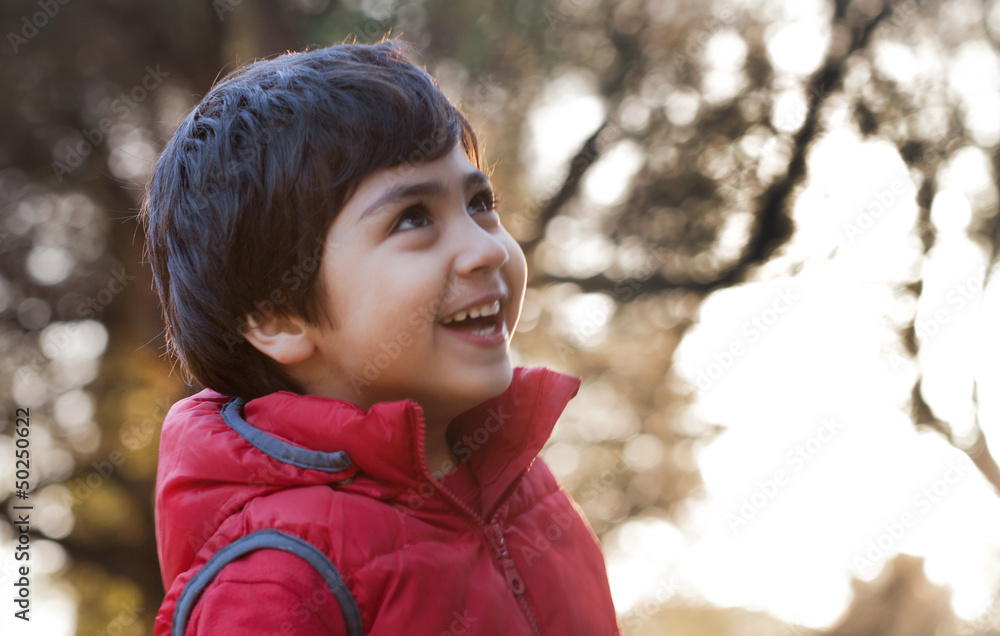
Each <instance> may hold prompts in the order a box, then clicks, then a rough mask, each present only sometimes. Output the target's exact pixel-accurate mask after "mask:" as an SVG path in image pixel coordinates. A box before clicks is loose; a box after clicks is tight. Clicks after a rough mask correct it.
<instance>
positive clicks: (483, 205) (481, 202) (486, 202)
mask: <svg viewBox="0 0 1000 636" xmlns="http://www.w3.org/2000/svg"><path fill="white" fill-rule="evenodd" d="M499 203H500V201H499V200H498V199H497V197H496V195H495V194H494V192H493V191H492V190H483V191H482V192H479V193H477V194H476V195H475V196H474V197H472V200H471V201H469V211H470V212H472V213H476V212H486V213H490V212H492V213H496V209H497V206H498V205H499Z"/></svg>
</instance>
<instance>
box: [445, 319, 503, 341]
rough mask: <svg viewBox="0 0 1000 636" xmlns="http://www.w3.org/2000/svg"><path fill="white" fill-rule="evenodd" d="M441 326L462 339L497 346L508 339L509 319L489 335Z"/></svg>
mask: <svg viewBox="0 0 1000 636" xmlns="http://www.w3.org/2000/svg"><path fill="white" fill-rule="evenodd" d="M441 328H442V329H444V330H445V331H447V332H448V333H450V334H451V335H453V336H455V337H456V338H460V339H461V340H464V341H466V342H469V343H471V344H474V345H476V346H479V347H497V346H499V345H502V344H503V343H504V342H506V341H507V321H501V322H500V325H499V328H498V329H496V330H495V331H494V332H493V333H491V334H489V335H483V334H478V333H474V332H471V331H459V330H457V329H448V328H447V327H443V326H442V327H441Z"/></svg>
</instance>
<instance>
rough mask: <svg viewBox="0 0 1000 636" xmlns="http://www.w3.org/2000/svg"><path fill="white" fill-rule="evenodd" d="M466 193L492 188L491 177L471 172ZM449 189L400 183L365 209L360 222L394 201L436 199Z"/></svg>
mask: <svg viewBox="0 0 1000 636" xmlns="http://www.w3.org/2000/svg"><path fill="white" fill-rule="evenodd" d="M462 185H463V189H464V190H465V191H468V190H472V189H474V188H479V187H487V188H489V187H491V185H490V180H489V177H487V176H486V175H485V174H483V173H482V172H480V171H479V170H475V171H473V172H469V173H468V174H466V175H465V181H464V183H463V184H462ZM445 190H447V188H446V187H445V186H444V184H443V183H441V182H440V181H421V182H418V183H399V184H396V185H395V186H393V187H391V188H389V189H388V190H386V191H385V192H383V193H382V196H380V197H379V198H377V199H375V201H374V202H372V204H371V205H369V206H368V207H367V208H365V210H364V212H362V213H361V215H360V216H359V217H358V221H359V222H360V221H364V220H365V219H366V218H367V217H369V216H371V215H373V214H376V213H377V212H379V211H380V210H381V209H382V208H384V207H385V206H387V205H388V204H390V203H392V202H393V201H398V200H400V199H409V198H413V197H421V196H424V197H436V196H441V195H442V194H444V192H445Z"/></svg>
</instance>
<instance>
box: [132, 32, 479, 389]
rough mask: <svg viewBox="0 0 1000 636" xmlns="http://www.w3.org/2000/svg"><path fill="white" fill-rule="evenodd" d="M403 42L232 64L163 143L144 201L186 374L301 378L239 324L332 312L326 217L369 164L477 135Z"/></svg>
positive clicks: (384, 164)
mask: <svg viewBox="0 0 1000 636" xmlns="http://www.w3.org/2000/svg"><path fill="white" fill-rule="evenodd" d="M405 53H406V50H405V48H404V46H403V45H402V44H401V43H399V42H396V41H385V42H381V43H378V44H372V45H364V44H340V45H335V46H331V47H328V48H323V49H317V50H312V51H306V52H300V53H289V54H286V55H282V56H280V57H275V58H273V59H268V60H264V61H258V62H255V63H253V64H250V65H248V66H246V67H243V68H240V69H238V70H236V71H234V72H233V73H231V74H229V75H228V76H226V77H225V78H224V79H223V80H221V81H220V82H219V83H217V84H216V85H215V86H214V87H213V88H212V90H211V91H209V93H208V94H207V95H206V96H205V97H204V99H202V100H201V102H200V103H199V104H198V105H197V106H196V107H195V108H194V110H193V111H192V112H191V113H190V114H188V116H187V117H186V118H185V119H184V120H183V121H182V122H181V124H180V126H178V128H177V130H176V132H175V133H174V135H173V137H172V138H171V139H170V141H169V142H168V143H167V145H166V147H165V148H164V149H163V152H162V153H161V154H160V156H159V158H158V159H157V161H156V165H155V167H154V169H153V173H152V176H151V177H150V180H149V183H148V185H147V191H146V198H145V200H144V202H143V206H142V211H141V213H140V216H141V219H142V221H143V225H144V227H145V229H146V253H147V256H148V259H149V262H150V264H151V265H152V268H153V279H154V284H155V287H156V291H157V293H158V294H159V297H160V302H161V304H162V307H163V313H164V318H165V322H166V340H167V348H168V351H169V352H170V353H172V354H174V355H176V357H177V359H178V360H179V361H180V363H181V366H182V369H183V371H184V373H185V375H186V376H187V377H188V378H189V379H191V378H193V379H194V380H197V381H198V382H200V383H201V384H202V385H204V386H206V387H208V388H211V389H214V390H216V391H218V392H220V393H223V394H226V395H232V396H237V397H243V398H247V399H251V398H254V397H258V396H260V395H264V394H267V393H271V392H274V391H278V390H292V391H296V390H298V388H297V387H296V386H295V385H294V383H293V382H292V381H291V380H290V379H289V378H288V377H287V375H286V374H285V373H284V372H283V371H282V369H281V365H279V364H278V363H276V362H275V361H274V360H272V359H271V358H269V357H267V356H266V355H264V354H262V353H260V352H259V351H257V349H255V348H254V347H253V346H252V345H250V344H249V343H248V342H247V341H246V340H245V339H244V338H243V336H242V332H243V330H244V329H245V328H246V327H247V325H248V323H247V319H248V317H259V316H262V315H266V314H270V313H273V314H277V315H297V316H301V317H303V318H305V319H306V320H308V321H310V322H314V323H315V322H316V321H327V322H329V317H328V316H327V315H326V314H325V313H324V311H323V297H322V290H321V287H320V285H318V284H317V279H318V276H317V274H318V271H319V263H320V260H321V256H322V251H323V240H324V238H325V236H326V231H327V229H328V227H329V225H330V223H332V222H333V220H334V218H335V217H336V215H337V214H338V213H339V211H340V210H341V208H342V207H343V206H344V204H345V203H346V201H347V200H348V199H349V198H350V196H351V194H352V192H353V190H354V189H355V188H356V187H357V185H358V184H359V183H360V182H361V181H362V180H364V179H365V177H367V176H368V175H370V174H372V173H374V172H376V171H379V170H382V169H386V168H391V167H394V166H404V165H407V164H419V163H421V162H424V161H431V160H434V159H437V158H439V157H442V156H444V155H445V154H447V153H448V152H450V150H451V149H452V148H454V147H455V144H456V143H458V142H459V141H460V142H461V144H462V147H463V149H464V150H465V152H466V154H467V155H468V156H469V159H470V161H472V163H474V164H475V165H476V166H477V167H480V158H479V148H478V143H477V140H476V136H475V134H474V132H473V131H472V129H471V127H470V126H469V123H468V122H467V121H466V119H465V117H463V116H462V114H461V113H460V112H459V111H458V110H457V109H456V108H455V107H454V106H453V105H452V104H451V103H449V102H448V100H447V98H446V97H445V96H444V95H443V94H442V93H441V91H440V89H439V88H438V86H437V85H436V84H435V82H434V80H433V79H432V78H431V77H430V76H429V75H428V74H427V73H426V72H425V71H424V70H422V69H421V68H419V67H417V66H416V65H414V64H413V63H412V62H410V61H409V60H408V59H407V58H406V57H405V55H404V54H405Z"/></svg>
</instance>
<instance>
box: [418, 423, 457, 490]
mask: <svg viewBox="0 0 1000 636" xmlns="http://www.w3.org/2000/svg"><path fill="white" fill-rule="evenodd" d="M424 458H425V461H426V462H427V470H428V471H429V472H430V474H431V476H432V477H434V478H437V477H439V476H440V475H443V474H445V473H450V472H451V471H452V470H454V469H455V467H456V466H458V464H459V460H458V457H457V456H456V455H455V452H454V451H453V450H452V449H451V445H449V444H448V440H447V439H446V438H445V432H444V430H442V429H431V428H428V429H427V437H426V439H425V440H424Z"/></svg>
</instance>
